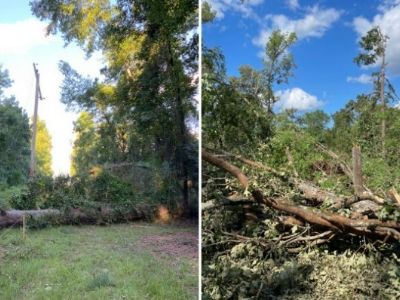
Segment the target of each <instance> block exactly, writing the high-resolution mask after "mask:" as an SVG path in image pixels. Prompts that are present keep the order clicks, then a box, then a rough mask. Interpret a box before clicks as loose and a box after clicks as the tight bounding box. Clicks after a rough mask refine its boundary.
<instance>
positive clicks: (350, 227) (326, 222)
mask: <svg viewBox="0 0 400 300" xmlns="http://www.w3.org/2000/svg"><path fill="white" fill-rule="evenodd" d="M203 157H204V155H203ZM207 158H208V159H206V161H214V162H215V160H216V159H218V161H217V162H218V163H217V164H215V163H213V164H214V165H216V166H218V167H220V168H221V169H223V170H226V171H228V172H230V173H231V174H234V175H235V174H236V175H235V176H236V177H237V178H238V179H239V181H242V180H243V178H245V179H246V180H245V183H246V184H248V179H247V177H246V176H245V175H244V174H243V173H242V172H241V171H240V170H239V169H238V168H237V167H235V166H233V165H232V164H230V163H228V162H226V161H224V160H223V159H220V158H215V157H214V156H213V155H212V154H210V153H207ZM256 165H257V166H258V165H259V164H258V163H257V164H256ZM232 170H236V172H232ZM237 170H239V172H237ZM242 185H243V184H242ZM246 187H247V185H246ZM251 194H252V195H253V198H254V199H255V200H256V202H258V203H263V204H265V205H267V206H268V207H270V208H272V209H275V210H278V211H281V212H284V213H287V214H290V215H293V216H295V217H296V218H300V219H302V220H304V221H306V222H308V223H310V224H312V225H314V226H317V227H318V226H319V227H322V228H326V229H329V230H330V231H332V232H334V233H351V234H355V235H360V236H368V237H371V238H378V239H386V238H388V237H391V238H394V239H396V240H400V232H399V231H398V230H399V229H400V223H398V222H395V221H387V222H384V221H380V220H377V219H366V220H355V219H350V218H347V217H344V216H342V215H338V214H335V213H330V212H317V211H314V210H311V209H307V208H303V207H298V206H295V205H292V204H287V203H285V202H284V201H275V200H274V199H269V198H267V197H264V195H263V193H262V192H261V191H260V190H257V189H254V190H252V191H251Z"/></svg>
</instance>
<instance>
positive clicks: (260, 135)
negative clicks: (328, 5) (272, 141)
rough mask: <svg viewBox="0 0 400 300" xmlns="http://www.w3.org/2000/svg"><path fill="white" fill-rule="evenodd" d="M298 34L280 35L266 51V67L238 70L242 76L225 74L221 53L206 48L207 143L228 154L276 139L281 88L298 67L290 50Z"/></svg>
mask: <svg viewBox="0 0 400 300" xmlns="http://www.w3.org/2000/svg"><path fill="white" fill-rule="evenodd" d="M295 41H296V34H295V33H291V34H286V33H282V32H281V31H279V30H277V31H274V32H272V33H271V36H270V37H269V40H268V42H267V43H266V48H265V57H264V60H263V61H264V68H263V69H262V70H256V69H254V68H252V67H251V66H248V65H243V66H241V67H240V68H239V73H240V75H239V76H238V77H231V78H229V77H228V76H227V75H226V70H225V63H224V57H223V55H222V54H221V53H220V51H219V50H218V49H208V48H206V47H204V48H203V65H202V68H203V72H202V88H203V92H202V105H203V124H204V126H203V140H204V141H205V142H206V143H207V142H209V143H210V145H209V146H214V147H218V148H223V149H230V150H232V149H233V148H236V149H237V148H242V149H243V148H246V147H252V146H254V145H256V144H258V143H259V142H260V141H267V140H268V139H269V138H270V137H271V135H272V131H273V130H272V127H273V119H274V113H273V107H274V104H275V103H276V101H277V100H278V98H277V96H276V95H275V93H274V89H275V88H276V85H279V84H282V83H286V82H287V81H288V79H289V77H290V76H292V72H293V68H294V67H295V64H294V60H293V57H292V55H291V54H290V53H289V51H288V50H289V47H290V46H291V45H293V43H294V42H295Z"/></svg>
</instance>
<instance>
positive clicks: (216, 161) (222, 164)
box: [201, 149, 249, 189]
mask: <svg viewBox="0 0 400 300" xmlns="http://www.w3.org/2000/svg"><path fill="white" fill-rule="evenodd" d="M201 157H202V158H203V159H204V160H205V161H207V162H208V163H210V164H212V165H214V166H216V167H218V168H220V169H223V170H225V171H227V172H229V173H231V174H232V175H233V176H235V177H236V178H237V179H238V180H239V182H240V184H241V185H242V186H243V188H245V189H247V187H248V185H249V179H248V178H247V176H246V175H244V174H243V172H242V171H241V170H240V169H239V168H238V167H236V166H234V165H232V164H230V163H228V162H227V161H225V160H224V159H222V158H219V157H217V156H215V155H213V154H211V153H209V152H207V151H206V150H204V149H202V151H201Z"/></svg>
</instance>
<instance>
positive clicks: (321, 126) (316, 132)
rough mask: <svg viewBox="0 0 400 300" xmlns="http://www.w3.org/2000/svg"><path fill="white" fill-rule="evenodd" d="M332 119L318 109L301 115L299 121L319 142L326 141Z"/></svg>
mask: <svg viewBox="0 0 400 300" xmlns="http://www.w3.org/2000/svg"><path fill="white" fill-rule="evenodd" d="M330 119H331V118H330V116H329V115H328V114H326V113H325V112H323V111H322V110H316V111H313V112H306V113H305V114H303V115H302V116H300V117H299V120H298V123H299V124H300V126H301V127H302V128H304V130H305V132H307V133H308V134H310V135H311V136H313V137H314V138H315V139H316V140H317V141H318V142H324V141H325V140H326V134H327V126H328V123H329V121H330Z"/></svg>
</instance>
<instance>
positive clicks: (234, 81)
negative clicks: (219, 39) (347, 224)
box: [202, 10, 400, 188]
mask: <svg viewBox="0 0 400 300" xmlns="http://www.w3.org/2000/svg"><path fill="white" fill-rule="evenodd" d="M206 11H207V10H206ZM211 17H212V16H211ZM383 39H387V37H384V36H383V35H382V34H381V33H380V30H379V28H373V29H371V30H370V31H369V32H368V33H367V34H366V35H365V36H364V37H363V38H362V39H361V41H360V47H361V52H360V54H359V55H358V56H357V57H355V59H354V61H355V63H357V64H358V65H367V64H373V63H376V62H378V61H380V59H382V56H383V55H384V51H385V49H384V48H382V47H383V46H381V44H382V40H383ZM295 41H296V37H295V35H294V34H288V33H282V32H280V31H275V32H273V33H272V34H271V36H270V38H269V41H268V42H267V44H266V49H265V56H264V57H265V58H264V61H263V65H264V66H265V67H264V68H263V69H261V70H256V69H254V68H252V67H251V66H248V65H243V66H241V67H240V68H239V76H237V77H236V76H235V77H232V76H228V75H227V74H226V70H225V62H224V56H223V54H222V53H221V52H220V50H219V49H217V48H215V49H210V48H207V47H205V48H204V49H203V55H204V57H203V66H202V68H203V99H202V103H203V124H202V129H203V145H205V147H207V148H209V149H214V150H217V151H228V152H234V153H237V154H243V153H246V154H248V153H251V154H252V156H253V158H254V157H258V158H259V159H258V160H261V161H266V162H268V163H269V164H272V166H275V167H279V166H283V165H284V164H287V162H288V158H287V149H286V148H288V149H290V151H291V153H292V154H291V156H293V157H294V161H295V163H296V164H297V167H298V168H299V170H300V172H301V175H302V176H305V177H313V176H315V166H314V167H313V164H317V161H318V160H323V159H324V156H323V155H322V154H321V151H320V149H319V148H318V147H317V145H319V144H323V145H324V147H326V148H328V149H330V150H332V151H334V152H335V153H337V154H338V155H339V156H340V157H341V158H342V159H343V160H345V161H350V160H351V149H352V147H353V146H354V145H359V146H360V147H361V150H362V157H363V168H364V169H365V170H364V171H365V172H364V175H365V177H366V178H367V181H368V180H369V181H371V184H372V187H374V188H378V187H381V188H387V187H390V186H397V187H398V188H400V182H399V181H398V179H397V178H399V175H400V174H399V171H398V170H399V166H400V165H399V164H400V156H399V148H398V146H397V145H396V144H397V140H398V138H399V137H400V129H399V128H400V127H399V125H400V109H399V107H398V100H399V98H398V96H397V94H396V91H395V89H394V87H393V85H392V84H391V83H390V81H389V80H388V78H387V76H386V75H385V73H386V72H385V69H384V68H386V66H387V65H386V64H384V65H383V66H381V67H378V68H377V69H378V70H377V71H376V72H373V73H372V74H371V78H372V82H373V84H372V88H371V90H370V91H366V93H364V94H360V95H357V96H356V97H355V99H349V101H348V102H347V104H346V105H345V107H343V108H342V109H340V110H339V111H337V112H335V113H333V114H331V115H329V114H327V113H326V112H324V111H322V110H316V111H311V112H306V113H304V112H300V111H296V110H294V109H286V110H284V111H278V110H277V109H276V107H275V103H276V102H277V101H279V97H278V95H277V94H276V92H275V90H276V89H277V88H278V87H279V85H280V84H282V83H287V82H288V80H289V79H290V77H291V76H292V75H293V73H294V70H295V63H294V58H293V57H292V55H291V54H290V51H289V50H290V46H291V45H293V43H295ZM382 68H383V69H382ZM325 158H326V157H325Z"/></svg>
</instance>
